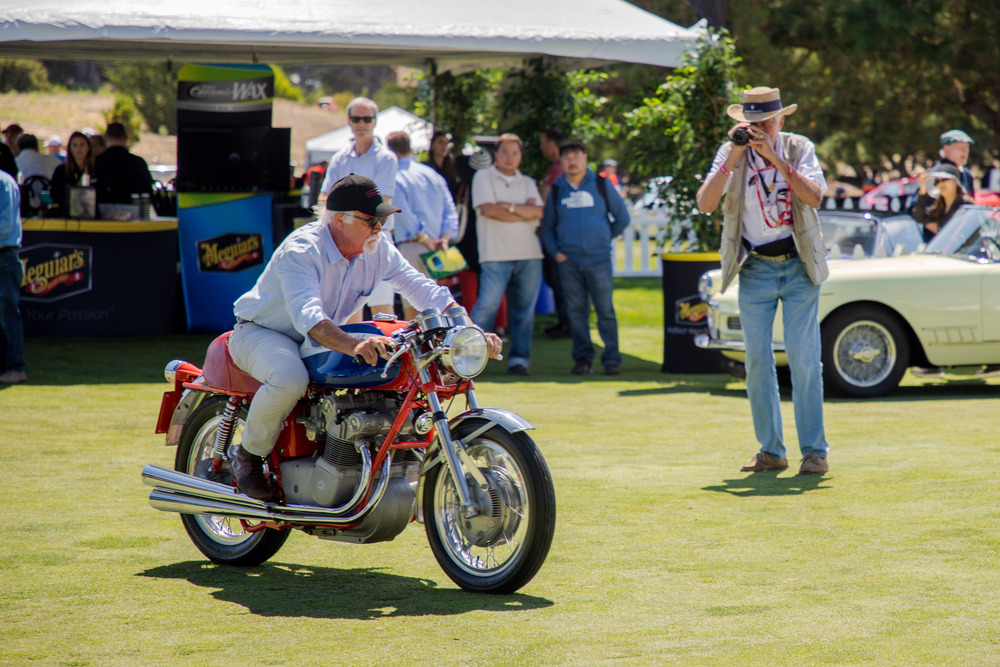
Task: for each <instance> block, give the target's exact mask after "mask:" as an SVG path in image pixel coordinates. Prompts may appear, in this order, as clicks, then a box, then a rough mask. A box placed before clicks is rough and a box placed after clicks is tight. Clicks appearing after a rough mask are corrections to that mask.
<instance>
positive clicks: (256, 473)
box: [229, 175, 502, 500]
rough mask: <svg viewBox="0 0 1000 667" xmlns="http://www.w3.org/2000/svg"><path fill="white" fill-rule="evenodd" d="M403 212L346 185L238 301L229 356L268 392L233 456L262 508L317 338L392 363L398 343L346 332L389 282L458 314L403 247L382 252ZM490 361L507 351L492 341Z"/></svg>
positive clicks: (253, 409)
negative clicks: (268, 459)
mask: <svg viewBox="0 0 1000 667" xmlns="http://www.w3.org/2000/svg"><path fill="white" fill-rule="evenodd" d="M397 211H398V209H396V208H395V207H393V206H391V205H390V204H387V203H385V202H384V201H383V199H382V196H381V195H380V194H379V191H378V188H376V187H375V183H374V182H372V180H371V179H368V178H365V177H363V176H356V175H351V176H347V177H345V178H343V179H341V180H340V181H338V182H337V183H336V184H335V185H334V186H333V188H332V189H331V191H330V196H329V197H328V198H327V200H326V205H325V211H324V212H323V214H322V216H321V217H320V219H319V220H317V221H314V222H311V223H309V224H307V225H304V226H302V227H300V228H299V229H297V230H295V231H294V232H292V233H291V234H289V235H288V237H287V238H285V240H284V241H282V243H281V245H280V246H279V247H278V248H277V250H275V251H274V255H273V256H272V257H271V260H270V261H269V262H268V264H267V266H266V267H264V271H263V273H261V275H260V278H258V279H257V283H256V284H255V285H254V286H253V288H252V289H251V290H250V291H249V292H247V293H246V294H244V295H243V296H241V297H240V298H239V299H237V300H236V303H235V305H234V307H233V312H234V314H235V315H236V321H237V324H236V326H235V328H234V329H233V333H232V335H231V337H230V339H229V352H230V354H231V355H232V357H233V361H234V362H236V365H237V366H239V367H240V368H241V369H242V370H244V371H245V372H247V373H249V374H250V375H252V376H253V377H254V378H256V379H257V380H259V381H260V382H262V383H263V386H262V387H261V388H260V389H259V390H258V391H257V393H256V394H254V397H253V400H252V401H251V402H250V410H249V412H248V414H247V419H246V424H245V426H244V429H243V441H242V443H241V444H240V445H238V446H236V447H234V448H233V450H234V451H233V452H232V468H233V476H234V477H235V479H236V484H237V486H238V488H239V489H240V490H241V491H242V492H243V493H245V494H247V495H248V496H251V497H253V498H257V499H259V500H267V499H269V498H271V495H272V491H271V488H270V485H269V483H268V481H267V479H266V477H265V476H264V472H263V457H265V456H267V455H268V454H269V453H270V452H271V450H272V449H273V448H274V443H275V442H276V441H277V438H278V434H279V433H280V431H281V422H282V420H284V419H285V417H287V416H288V413H289V412H291V410H292V408H293V407H294V406H295V403H296V402H297V401H298V399H299V398H300V397H301V396H302V395H303V394H304V393H305V390H306V387H307V386H308V384H309V374H308V372H307V371H306V367H305V364H304V363H303V362H302V360H301V358H300V356H299V345H300V344H301V343H302V342H303V341H304V340H305V339H306V337H307V336H308V337H309V338H310V339H311V341H312V342H314V343H317V344H319V345H322V346H324V347H328V348H330V349H331V350H335V351H337V352H342V353H344V354H350V355H352V356H355V357H358V356H360V357H362V358H363V359H364V360H365V361H366V362H367V363H369V364H372V365H374V364H375V363H376V362H377V361H378V358H379V357H382V358H388V356H389V354H388V352H387V346H389V345H390V344H391V340H390V339H389V338H386V337H384V336H371V337H368V338H365V339H364V340H358V339H357V338H355V337H353V336H351V335H350V334H348V333H347V332H345V331H344V330H343V329H341V328H340V325H341V324H344V323H346V322H347V320H348V318H349V317H350V316H351V314H352V313H354V312H356V311H357V310H358V308H360V307H361V304H363V303H364V301H365V299H366V298H367V297H368V296H369V295H370V294H371V291H372V289H373V288H374V287H375V285H376V284H378V283H380V282H382V281H383V280H384V281H386V282H388V283H389V284H390V285H391V286H392V287H393V288H395V289H396V290H398V291H399V292H400V294H402V295H403V296H404V297H405V298H406V299H407V300H409V301H410V302H411V303H414V304H417V305H418V306H419V307H420V308H422V309H423V308H440V309H441V310H442V311H444V310H447V309H449V308H451V307H453V306H454V305H455V304H454V301H453V299H452V297H451V293H450V292H449V291H448V290H447V289H446V288H444V287H440V286H438V285H437V284H435V283H434V281H432V280H430V279H429V278H426V277H425V276H422V275H421V274H420V273H418V272H417V271H416V269H414V268H413V267H412V266H410V265H409V264H408V263H407V261H406V260H405V259H404V258H403V256H402V255H401V254H400V253H399V251H398V250H397V249H396V247H395V246H393V245H392V244H390V243H380V242H379V241H380V240H381V238H382V235H381V231H382V224H383V223H384V222H385V219H386V218H387V217H388V216H389V215H391V214H393V213H395V212H397ZM487 340H488V342H489V346H490V356H492V357H494V358H495V357H496V356H497V355H499V353H500V348H501V346H502V343H501V341H500V339H499V338H497V337H496V336H494V335H488V336H487Z"/></svg>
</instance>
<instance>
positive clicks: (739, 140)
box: [732, 127, 750, 146]
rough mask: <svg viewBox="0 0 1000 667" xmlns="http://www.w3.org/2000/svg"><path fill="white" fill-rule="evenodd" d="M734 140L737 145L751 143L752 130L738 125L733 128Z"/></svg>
mask: <svg viewBox="0 0 1000 667" xmlns="http://www.w3.org/2000/svg"><path fill="white" fill-rule="evenodd" d="M732 140H733V144H734V145H736V146H746V145H747V144H749V143H750V132H748V131H747V129H746V128H745V127H738V128H736V129H735V130H733V136H732Z"/></svg>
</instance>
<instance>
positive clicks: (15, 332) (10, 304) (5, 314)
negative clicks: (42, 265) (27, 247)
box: [0, 247, 24, 373]
mask: <svg viewBox="0 0 1000 667" xmlns="http://www.w3.org/2000/svg"><path fill="white" fill-rule="evenodd" d="M23 277H24V267H23V266H21V260H20V259H19V258H18V255H17V248H13V247H10V248H4V249H3V250H0V373H3V372H6V371H23V370H24V327H23V325H22V324H21V310H20V307H19V305H18V300H19V298H20V292H21V279H22V278H23Z"/></svg>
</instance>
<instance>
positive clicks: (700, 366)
mask: <svg viewBox="0 0 1000 667" xmlns="http://www.w3.org/2000/svg"><path fill="white" fill-rule="evenodd" d="M661 257H662V258H663V366H662V367H661V369H660V370H661V371H663V372H664V373H721V372H722V370H723V369H722V367H721V362H722V355H721V354H719V352H717V351H715V350H702V349H700V348H698V347H695V344H694V337H695V335H696V334H699V333H702V332H703V331H704V330H705V328H706V327H707V321H706V317H707V315H708V309H707V307H706V304H705V302H704V301H702V300H701V297H699V296H698V279H699V278H700V277H701V274H702V273H704V272H705V271H709V270H711V269H717V268H719V265H720V258H719V253H717V252H682V253H664V254H663V255H662V256H661Z"/></svg>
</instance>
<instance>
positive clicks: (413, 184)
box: [386, 132, 458, 320]
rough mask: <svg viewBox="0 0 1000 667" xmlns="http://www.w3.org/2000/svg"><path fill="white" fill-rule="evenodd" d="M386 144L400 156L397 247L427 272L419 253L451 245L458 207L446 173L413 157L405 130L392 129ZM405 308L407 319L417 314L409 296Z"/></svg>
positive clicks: (456, 222) (412, 262) (396, 227)
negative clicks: (395, 130)
mask: <svg viewBox="0 0 1000 667" xmlns="http://www.w3.org/2000/svg"><path fill="white" fill-rule="evenodd" d="M386 144H387V145H388V146H389V150H391V151H392V152H393V153H395V154H396V157H397V158H398V159H399V171H398V172H396V204H395V205H396V206H398V207H399V208H400V209H401V210H400V212H399V213H397V214H396V216H395V218H396V225H395V230H394V233H395V237H396V247H398V248H399V252H401V253H403V257H405V258H406V261H407V262H409V263H410V266H412V267H413V268H415V269H416V270H417V271H420V272H421V273H422V274H424V275H425V276H426V275H428V274H427V267H426V266H425V264H424V261H423V260H422V259H421V258H420V256H421V255H422V254H424V253H426V252H431V251H434V250H447V249H448V244H449V242H450V241H451V239H452V238H454V237H455V234H456V233H457V232H458V211H457V210H456V209H455V202H454V200H452V198H451V191H450V190H449V189H448V182H447V181H446V180H444V177H443V176H441V174H439V173H437V172H436V171H435V170H434V169H432V168H431V167H428V166H427V165H425V164H421V163H419V162H417V161H415V160H414V159H413V149H412V148H411V147H410V137H409V136H408V135H407V134H406V132H393V133H392V134H390V135H389V136H388V137H386ZM403 311H404V315H403V316H404V317H405V318H406V319H408V320H411V319H413V317H414V316H415V315H416V314H417V309H416V308H414V307H413V306H411V305H410V303H409V302H408V301H406V299H403Z"/></svg>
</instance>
